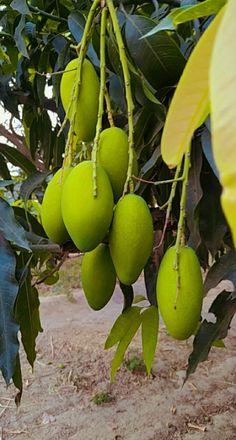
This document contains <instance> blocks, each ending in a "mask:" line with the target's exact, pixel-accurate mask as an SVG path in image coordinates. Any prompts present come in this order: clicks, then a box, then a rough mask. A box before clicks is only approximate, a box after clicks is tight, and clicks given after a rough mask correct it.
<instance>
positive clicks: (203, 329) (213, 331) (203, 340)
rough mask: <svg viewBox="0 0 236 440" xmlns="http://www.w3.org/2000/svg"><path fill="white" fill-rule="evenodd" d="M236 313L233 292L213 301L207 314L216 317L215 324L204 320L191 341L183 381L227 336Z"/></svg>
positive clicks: (223, 293) (224, 293) (221, 294)
mask: <svg viewBox="0 0 236 440" xmlns="http://www.w3.org/2000/svg"><path fill="white" fill-rule="evenodd" d="M235 312H236V296H235V292H234V293H232V292H227V291H225V290H224V291H223V292H221V293H220V294H219V295H218V296H217V298H216V299H215V300H214V302H213V304H212V305H211V307H210V309H209V313H213V314H214V315H215V316H216V322H215V323H213V322H208V321H207V320H206V319H205V320H204V321H203V323H202V324H201V326H200V328H199V330H198V332H197V334H196V336H195V338H194V341H193V351H192V353H191V354H190V356H189V359H188V368H187V371H186V377H185V381H186V380H187V379H188V377H189V375H190V374H193V373H194V372H195V370H196V368H197V366H198V364H199V363H200V362H204V361H205V360H207V358H208V354H209V351H210V349H211V347H212V344H213V343H214V342H215V341H217V340H219V339H224V338H225V337H226V336H227V333H228V329H229V327H230V323H231V321H232V319H233V316H234V314H235Z"/></svg>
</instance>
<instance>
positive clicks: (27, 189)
mask: <svg viewBox="0 0 236 440" xmlns="http://www.w3.org/2000/svg"><path fill="white" fill-rule="evenodd" d="M49 174H50V171H45V172H40V171H35V172H34V173H33V174H30V175H29V176H28V177H27V179H26V180H25V181H24V182H23V183H22V185H21V187H20V197H21V198H22V200H23V201H24V202H27V200H28V199H29V198H30V196H31V194H32V193H33V192H34V191H35V190H36V189H37V188H39V187H40V186H41V185H42V183H43V182H44V181H45V179H46V178H47V176H48V175H49Z"/></svg>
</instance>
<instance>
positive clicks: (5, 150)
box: [0, 143, 36, 174]
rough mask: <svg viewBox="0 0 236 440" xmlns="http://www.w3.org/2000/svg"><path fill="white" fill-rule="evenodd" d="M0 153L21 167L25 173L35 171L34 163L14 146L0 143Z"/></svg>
mask: <svg viewBox="0 0 236 440" xmlns="http://www.w3.org/2000/svg"><path fill="white" fill-rule="evenodd" d="M0 153H2V155H3V156H5V158H6V159H7V160H8V161H9V162H11V163H12V164H13V165H15V166H16V167H19V168H21V169H22V170H23V171H25V172H26V173H27V174H30V173H33V172H34V171H36V167H35V165H34V164H33V163H32V162H31V161H30V160H29V159H27V157H25V156H24V155H23V154H22V153H21V152H20V151H18V150H17V149H16V148H14V147H10V146H9V145H6V144H2V143H0Z"/></svg>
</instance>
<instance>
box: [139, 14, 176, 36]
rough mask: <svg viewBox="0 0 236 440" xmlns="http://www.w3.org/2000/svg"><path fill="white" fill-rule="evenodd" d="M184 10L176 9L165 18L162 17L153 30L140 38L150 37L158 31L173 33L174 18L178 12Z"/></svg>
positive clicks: (174, 27)
mask: <svg viewBox="0 0 236 440" xmlns="http://www.w3.org/2000/svg"><path fill="white" fill-rule="evenodd" d="M182 9H184V10H185V8H178V9H174V10H173V11H171V12H170V13H169V14H168V15H167V16H166V17H164V18H163V19H162V20H161V21H160V22H159V23H158V24H157V25H156V26H154V28H153V29H151V30H150V31H149V32H148V33H147V34H145V35H144V36H143V37H141V39H142V38H147V37H151V36H152V35H154V34H156V33H157V32H160V31H174V30H175V29H176V26H175V24H174V17H175V16H176V15H177V14H179V12H180V10H182Z"/></svg>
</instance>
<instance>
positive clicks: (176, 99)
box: [161, 10, 224, 168]
mask: <svg viewBox="0 0 236 440" xmlns="http://www.w3.org/2000/svg"><path fill="white" fill-rule="evenodd" d="M223 12H224V11H223V10H222V11H221V12H220V13H219V14H218V15H217V16H216V18H215V19H214V20H213V21H212V23H211V24H210V26H209V27H208V28H207V29H206V31H205V32H204V34H203V35H202V37H201V38H200V40H199V41H198V43H197V45H196V46H195V48H194V49H193V51H192V53H191V55H190V57H189V59H188V62H187V64H186V66H185V69H184V71H183V74H182V76H181V78H180V81H179V83H178V86H177V88H176V91H175V94H174V96H173V99H172V101H171V104H170V107H169V111H168V113H167V118H166V122H165V125H164V130H163V134H162V143H161V152H162V157H163V160H164V161H165V162H166V164H167V165H168V166H169V167H172V168H174V167H175V166H177V165H178V163H179V162H180V161H181V160H182V157H183V155H184V153H185V151H186V149H187V148H188V146H189V144H190V142H191V139H192V136H193V133H194V131H195V129H196V128H197V127H198V125H199V121H200V120H201V119H202V115H203V114H205V113H206V109H207V108H208V105H209V90H208V88H209V87H208V80H209V67H210V57H211V53H212V49H213V46H214V41H215V36H216V33H217V31H218V28H219V25H220V22H221V20H222V17H223ZM173 139H174V142H173Z"/></svg>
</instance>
